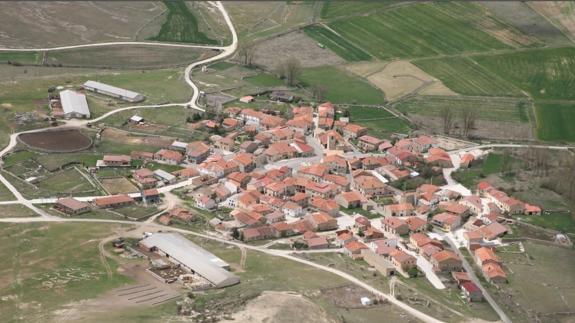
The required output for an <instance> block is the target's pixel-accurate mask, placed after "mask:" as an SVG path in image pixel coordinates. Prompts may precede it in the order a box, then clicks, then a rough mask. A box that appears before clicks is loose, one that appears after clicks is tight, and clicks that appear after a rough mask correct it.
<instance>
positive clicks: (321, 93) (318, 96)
mask: <svg viewBox="0 0 575 323" xmlns="http://www.w3.org/2000/svg"><path fill="white" fill-rule="evenodd" d="M326 92H327V88H326V87H325V86H324V85H321V84H314V85H313V86H312V87H311V93H312V95H313V98H314V99H315V101H316V102H323V99H324V98H325V93H326Z"/></svg>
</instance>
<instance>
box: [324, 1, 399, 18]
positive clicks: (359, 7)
mask: <svg viewBox="0 0 575 323" xmlns="http://www.w3.org/2000/svg"><path fill="white" fill-rule="evenodd" d="M396 3H397V2H394V1H377V2H376V1H331V0H327V1H324V3H323V6H322V8H321V17H322V18H324V19H332V18H341V17H346V16H354V15H362V14H370V13H373V12H374V11H376V10H381V9H385V8H387V7H389V6H390V5H392V4H396Z"/></svg>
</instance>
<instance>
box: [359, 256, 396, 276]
mask: <svg viewBox="0 0 575 323" xmlns="http://www.w3.org/2000/svg"><path fill="white" fill-rule="evenodd" d="M361 256H362V258H363V260H364V261H365V262H367V263H368V264H369V265H370V266H372V267H374V268H375V269H376V270H377V271H379V272H380V273H381V274H382V275H384V276H386V277H389V276H392V275H394V274H395V266H394V265H393V263H392V262H391V261H389V260H388V259H386V258H384V257H382V256H380V255H378V254H376V253H375V252H373V251H372V250H370V249H361Z"/></svg>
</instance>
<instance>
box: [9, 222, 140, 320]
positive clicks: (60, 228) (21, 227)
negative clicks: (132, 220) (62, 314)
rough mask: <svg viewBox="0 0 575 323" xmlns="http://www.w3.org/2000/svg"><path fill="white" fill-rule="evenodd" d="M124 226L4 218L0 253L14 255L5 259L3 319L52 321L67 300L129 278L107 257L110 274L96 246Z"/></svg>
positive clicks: (97, 292)
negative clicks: (17, 221)
mask: <svg viewBox="0 0 575 323" xmlns="http://www.w3.org/2000/svg"><path fill="white" fill-rule="evenodd" d="M119 228H120V226H118V225H108V224H95V223H89V224H88V223H87V224H69V223H58V224H1V225H0V233H1V234H0V253H1V254H2V255H10V259H11V261H4V262H2V264H0V297H1V298H2V299H3V301H2V302H0V321H2V322H14V321H18V320H23V321H26V322H39V321H52V318H53V317H54V315H55V314H56V311H57V310H59V309H60V308H61V307H62V306H63V305H65V304H69V303H73V302H79V301H81V300H85V299H90V298H93V297H96V296H98V295H100V294H103V293H104V292H106V291H108V290H111V289H113V288H116V287H119V286H121V285H123V284H126V283H128V282H129V281H130V279H129V278H127V277H126V276H123V275H121V274H119V273H118V272H117V271H116V269H117V264H116V262H115V261H113V260H110V259H108V260H107V261H108V263H109V265H110V267H111V268H110V269H111V270H110V276H108V275H107V274H106V267H105V266H104V264H103V263H102V261H101V259H100V257H99V253H98V247H97V245H98V242H99V240H100V239H102V238H104V237H106V236H107V235H110V234H111V232H113V231H114V230H118V229H119ZM14 277H19V279H18V280H17V281H15V280H14ZM55 291H57V292H55ZM23 304H25V306H27V309H26V310H22V308H21V306H22V305H23ZM32 304H33V305H32Z"/></svg>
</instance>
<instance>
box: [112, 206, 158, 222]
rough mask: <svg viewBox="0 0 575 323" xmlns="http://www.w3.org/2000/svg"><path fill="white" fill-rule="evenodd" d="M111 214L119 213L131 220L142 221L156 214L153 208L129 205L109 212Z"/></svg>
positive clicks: (155, 209)
mask: <svg viewBox="0 0 575 323" xmlns="http://www.w3.org/2000/svg"><path fill="white" fill-rule="evenodd" d="M110 211H111V212H113V213H119V214H122V215H124V216H125V217H127V218H128V219H131V220H143V219H146V218H148V217H150V216H152V215H154V214H156V213H157V212H158V209H157V208H156V207H154V206H143V205H137V204H136V205H129V206H123V207H120V208H115V209H113V210H110Z"/></svg>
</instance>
